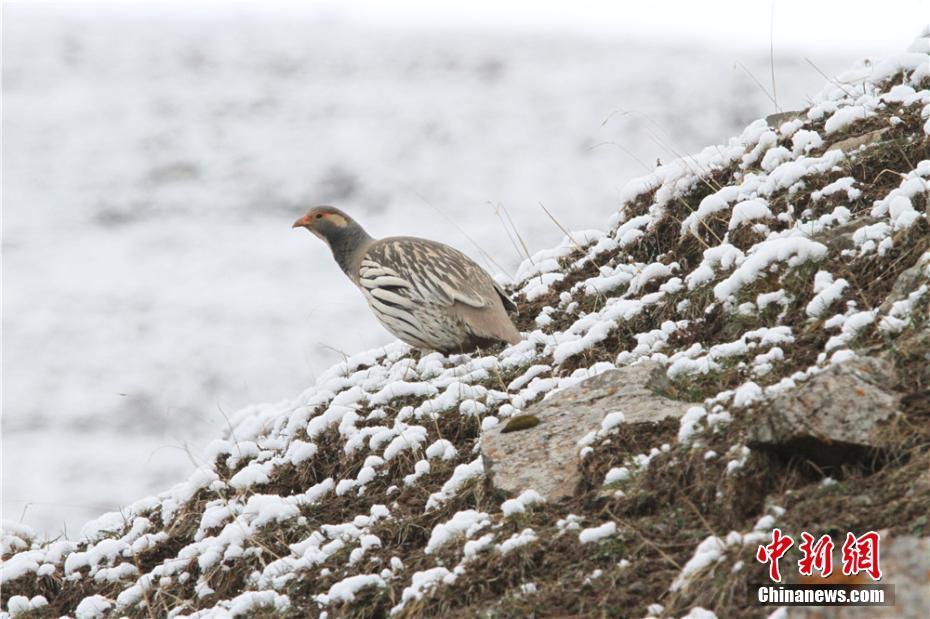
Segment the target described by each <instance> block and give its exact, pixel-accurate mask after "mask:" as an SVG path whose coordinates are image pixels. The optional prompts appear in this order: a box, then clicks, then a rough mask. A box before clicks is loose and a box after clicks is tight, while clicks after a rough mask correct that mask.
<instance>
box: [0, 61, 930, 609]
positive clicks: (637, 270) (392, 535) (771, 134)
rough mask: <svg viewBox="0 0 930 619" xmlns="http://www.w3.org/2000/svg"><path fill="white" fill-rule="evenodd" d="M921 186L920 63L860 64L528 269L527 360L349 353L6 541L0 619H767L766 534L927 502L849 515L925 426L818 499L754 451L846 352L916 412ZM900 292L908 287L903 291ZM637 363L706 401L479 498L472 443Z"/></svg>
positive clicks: (914, 470)
mask: <svg viewBox="0 0 930 619" xmlns="http://www.w3.org/2000/svg"><path fill="white" fill-rule="evenodd" d="M861 136H866V137H865V138H862V139H860V140H859V142H861V143H860V144H858V145H857V144H855V141H856V140H855V139H854V138H859V137H861ZM928 187H930V58H928V56H927V54H926V53H925V52H920V51H914V52H910V53H907V54H902V55H900V56H897V57H894V58H890V59H888V60H886V61H884V62H881V63H877V64H875V65H871V66H862V67H857V68H856V69H854V70H853V71H852V72H850V73H849V74H847V75H844V76H841V77H840V78H839V80H838V82H837V83H836V84H831V85H828V86H827V87H826V88H825V90H824V91H823V92H822V93H821V94H820V95H819V96H818V97H817V98H816V100H815V101H814V103H813V105H812V106H811V107H810V108H809V109H806V110H804V111H802V112H799V113H798V114H795V115H791V114H788V115H785V116H783V117H782V118H780V119H778V120H777V121H774V120H773V122H771V124H770V123H768V122H766V121H764V120H759V121H757V122H754V123H752V124H751V125H750V126H748V127H747V128H746V129H745V131H743V133H742V134H741V135H740V136H738V137H735V138H732V139H731V140H729V141H728V142H727V143H726V144H722V145H719V146H713V147H709V148H706V149H704V150H703V151H702V152H700V153H698V154H696V155H693V156H688V157H684V158H682V159H679V160H676V161H673V162H671V163H668V164H666V165H662V166H660V167H658V168H656V170H655V171H654V172H652V173H651V174H649V175H647V176H645V177H642V178H639V179H636V180H634V181H632V182H630V183H629V184H628V185H627V186H626V187H625V188H624V189H623V191H622V197H621V198H622V204H621V207H620V209H619V211H618V212H617V214H616V215H615V216H614V217H613V218H612V219H611V221H610V222H609V225H608V228H607V230H606V231H597V230H590V231H581V232H574V233H572V234H571V235H570V237H568V238H566V239H565V240H564V241H563V242H562V244H561V245H559V246H558V247H555V248H553V249H551V250H548V251H544V252H540V253H538V254H536V255H535V256H533V258H532V259H531V260H527V261H526V262H525V263H524V264H523V265H522V266H521V268H520V271H519V273H518V276H517V283H516V284H515V286H514V288H513V292H514V294H515V297H516V300H517V302H518V304H519V305H520V307H521V311H520V316H519V327H520V328H521V331H523V332H524V333H525V339H524V341H523V342H521V343H520V344H517V345H514V346H510V347H507V348H503V349H495V350H489V351H485V352H484V353H481V354H473V355H460V356H452V357H446V356H443V355H440V354H437V353H434V354H425V355H421V354H419V353H416V352H413V351H411V350H410V349H409V348H408V347H406V346H405V345H402V344H399V343H397V344H392V345H389V346H386V347H385V348H381V349H375V350H371V351H367V352H365V353H361V354H358V355H354V356H352V357H349V358H348V359H346V360H345V361H344V362H342V363H339V364H337V365H335V366H333V367H332V368H331V369H330V370H329V371H327V372H326V373H325V374H324V375H322V376H321V377H320V378H319V380H318V381H317V383H316V384H315V385H314V386H313V387H310V388H309V389H307V390H306V391H305V392H304V393H302V394H301V395H300V396H298V397H297V398H295V399H294V400H286V401H282V402H279V403H277V404H275V405H264V406H257V407H251V408H246V409H244V410H241V411H239V412H238V413H237V414H236V415H235V416H234V418H233V419H232V420H231V428H230V431H229V433H228V435H227V436H226V437H225V438H223V439H220V440H217V441H215V442H214V443H212V445H211V446H210V448H209V452H210V462H211V464H210V465H209V466H206V467H204V468H202V469H200V470H198V471H197V472H196V473H195V474H194V475H192V476H191V478H190V479H189V480H188V481H187V482H185V483H183V484H180V485H178V486H176V487H174V488H172V489H171V490H169V491H167V492H165V493H163V494H161V495H159V496H157V497H149V498H146V499H143V500H141V501H138V502H136V503H134V504H133V505H130V506H128V507H127V508H126V509H124V510H123V511H122V512H120V513H112V514H107V515H105V516H103V517H101V518H100V519H98V520H96V521H94V522H92V523H90V524H89V525H88V526H87V527H85V529H84V530H83V531H82V533H81V537H80V539H79V540H77V541H70V540H57V541H53V542H43V541H41V540H38V539H35V536H34V534H33V533H32V532H30V531H29V530H28V529H27V528H25V527H21V526H17V525H10V526H8V527H5V529H4V538H3V548H2V553H3V557H4V559H5V562H4V565H3V567H2V582H3V598H4V609H5V610H6V611H7V612H9V613H10V614H13V615H16V614H19V613H21V612H26V611H30V610H33V611H34V612H35V613H36V614H40V615H43V614H48V615H50V616H51V615H58V614H65V613H67V614H73V615H76V616H84V617H91V616H109V615H112V616H118V615H121V614H129V615H136V616H154V615H162V614H168V615H181V614H184V615H193V616H228V615H232V616H240V615H261V616H278V615H281V616H295V617H302V616H315V615H318V614H323V613H326V614H327V615H329V616H332V615H337V616H342V615H349V616H380V615H383V614H385V613H390V614H392V615H398V616H423V615H438V616H449V615H450V614H455V613H460V614H463V615H473V614H475V613H476V612H478V611H480V610H492V609H493V610H496V611H497V612H499V613H500V614H501V615H505V616H514V615H522V614H526V613H531V612H536V613H550V614H592V615H597V614H600V613H601V612H607V611H608V610H609V609H616V608H627V609H629V610H630V612H631V613H633V614H636V615H639V616H642V615H646V614H655V615H676V614H679V615H680V614H682V613H685V612H688V610H689V609H693V608H695V607H697V606H698V605H702V606H706V607H711V608H713V609H714V610H716V611H717V612H718V613H720V616H736V615H747V616H755V615H759V614H760V613H761V610H760V608H759V607H755V606H752V600H750V599H748V597H747V596H746V595H744V594H743V593H744V590H745V588H747V587H748V583H750V582H753V579H756V580H758V579H759V574H758V573H757V571H756V568H755V567H752V564H751V558H750V557H751V554H748V553H750V551H751V550H754V548H752V545H753V544H752V543H753V542H754V541H756V540H758V539H760V537H759V536H760V532H762V533H761V534H764V533H765V532H767V531H768V530H769V529H770V528H771V526H773V524H775V523H776V522H777V523H781V524H783V526H789V525H790V526H794V527H805V528H814V529H816V528H817V527H821V528H822V527H824V526H827V524H829V525H830V526H832V527H835V528H839V529H842V528H844V527H857V526H858V527H861V526H867V527H868V528H877V527H882V528H887V529H890V530H896V529H902V530H908V531H914V530H915V526H916V525H917V524H918V523H919V517H920V516H921V515H925V514H926V512H927V508H928V507H930V484H927V488H913V487H912V488H910V489H909V491H908V492H909V494H908V495H907V496H906V497H905V496H904V495H903V491H902V493H901V494H899V495H894V498H895V501H894V502H893V501H890V500H882V501H874V502H872V503H870V504H869V506H868V507H866V508H863V507H862V506H861V505H859V504H855V505H858V507H855V508H852V507H851V508H850V509H847V510H846V511H843V507H844V506H846V507H849V506H851V505H853V503H849V504H848V505H847V504H845V503H844V502H843V501H844V500H846V499H849V498H851V497H855V496H860V495H862V494H868V492H869V489H870V488H883V489H885V490H884V491H885V492H892V490H891V489H895V488H900V486H895V484H900V483H902V482H901V481H900V480H901V479H902V478H907V479H913V478H914V477H915V476H919V475H921V471H926V470H927V464H928V461H930V460H928V452H927V447H926V445H927V430H926V429H925V428H923V427H917V426H916V425H915V427H910V428H909V430H908V431H907V432H902V433H901V435H900V437H899V439H898V441H897V443H896V445H897V448H898V453H899V454H906V456H907V457H901V458H897V459H895V460H894V461H893V462H889V463H887V464H885V465H884V467H883V468H881V469H876V468H875V467H872V468H869V467H866V466H865V465H862V466H855V467H854V466H848V467H841V468H838V469H837V470H835V471H831V473H830V474H831V475H832V476H833V479H834V481H835V480H836V479H839V483H829V484H825V483H824V480H825V473H824V470H823V469H822V468H821V469H818V470H817V471H814V470H807V469H803V468H799V467H798V466H796V465H794V464H787V463H786V462H785V461H784V460H783V459H781V458H779V457H776V456H774V455H772V454H770V453H767V452H764V451H762V450H757V449H755V448H750V447H749V446H747V444H746V443H747V442H748V441H747V436H748V434H747V432H748V426H749V425H750V422H749V421H748V420H747V417H746V415H747V411H749V410H750V409H752V410H754V411H755V414H759V411H762V412H763V413H764V411H765V410H766V408H765V407H766V402H768V401H769V400H770V399H771V398H772V397H774V396H776V395H778V394H781V393H785V392H789V391H790V390H792V389H794V388H795V387H796V386H797V385H798V384H801V383H803V382H804V381H805V380H808V379H809V378H810V377H811V376H813V375H816V374H817V373H819V372H821V371H823V369H824V368H827V367H830V366H831V364H835V363H840V362H844V361H848V360H850V359H851V358H854V357H856V356H857V355H872V356H875V355H887V356H889V358H890V359H891V361H892V362H893V363H894V364H895V367H897V369H898V372H899V374H900V375H899V377H898V379H897V382H896V383H895V385H894V389H895V391H896V393H898V394H899V395H900V396H902V402H905V401H906V402H911V403H912V404H913V402H919V398H914V397H913V396H914V395H915V394H919V393H920V392H921V391H922V390H925V389H926V388H927V384H928V383H927V381H928V378H930V377H928V375H927V370H926V368H925V367H920V366H919V365H918V364H915V363H914V359H915V358H920V356H921V355H925V354H927V351H928V348H927V347H928V342H927V341H926V338H925V337H924V335H925V334H926V329H927V320H928V301H930V293H928V286H927V282H928V279H930V278H928V269H930V253H928V246H930V223H928V215H927V209H928V208H930V203H928V199H927V194H928ZM905 272H909V273H912V274H913V273H916V276H915V277H912V278H911V279H910V280H908V281H909V282H910V284H909V285H907V286H906V289H904V290H902V289H901V286H896V285H895V284H896V282H898V281H899V276H900V275H901V274H902V273H905ZM921 338H923V339H921ZM642 358H649V359H651V360H652V361H655V362H658V363H660V364H663V365H664V366H666V367H667V374H668V378H669V379H670V385H671V390H672V392H673V393H672V394H671V395H673V396H674V397H677V398H679V399H683V400H690V401H693V402H695V404H697V405H698V406H696V407H695V408H693V409H692V410H691V411H690V412H689V414H688V415H686V416H685V417H684V418H683V419H682V421H681V424H678V423H677V422H676V423H674V424H672V425H668V424H666V425H662V424H657V426H656V428H655V430H654V431H653V432H649V433H646V434H630V433H625V432H624V430H623V429H622V427H620V426H617V427H612V428H610V429H608V430H607V431H605V433H604V436H601V437H598V438H597V439H596V440H595V441H594V442H593V443H591V444H590V445H589V447H591V449H590V450H587V453H586V456H585V459H584V467H585V469H586V471H587V479H588V481H587V482H586V483H585V484H583V485H582V487H580V488H579V489H578V490H577V492H576V495H575V496H574V497H572V498H571V499H567V500H563V501H559V502H558V503H555V502H553V503H547V502H544V501H539V497H538V496H536V495H535V494H534V493H524V494H522V495H520V496H518V497H516V498H514V497H506V496H504V495H503V494H502V493H500V492H497V491H496V490H494V488H493V487H492V486H491V485H490V484H489V483H487V480H486V479H485V470H484V465H483V462H482V459H481V456H480V453H479V451H478V447H479V443H480V437H481V432H482V431H483V430H486V429H489V428H491V427H493V426H495V425H496V424H498V423H501V422H502V421H503V420H505V419H507V418H508V417H511V416H513V415H515V414H517V413H518V412H520V411H522V410H525V409H526V408H527V407H528V406H530V405H531V404H532V403H533V402H535V401H537V400H539V399H540V398H543V397H545V396H546V395H547V394H550V393H553V392H554V391H555V390H559V389H564V388H566V387H568V386H570V385H573V384H576V383H578V382H579V381H582V380H584V379H585V378H587V377H590V376H593V375H595V374H598V373H600V372H603V371H605V370H607V369H610V368H613V367H617V366H621V365H627V364H631V363H635V362H636V361H637V360H639V359H642ZM908 398H910V399H908ZM908 406H910V408H908V407H907V406H905V407H904V410H905V415H906V416H907V415H910V416H911V417H908V418H909V419H910V418H913V419H916V418H917V416H918V415H922V414H925V411H923V409H922V408H921V407H920V405H919V404H917V405H908ZM611 425H612V424H611ZM923 425H924V426H925V425H926V424H925V423H924V424H923ZM846 464H849V463H846ZM620 466H624V467H626V470H625V471H621V473H622V474H620V473H618V470H619V467H620ZM605 476H606V477H607V479H606V480H605ZM605 481H606V482H608V483H607V486H608V487H607V488H604V482H605ZM825 485H828V486H829V487H830V488H832V490H831V492H833V493H835V494H834V495H831V496H832V497H833V498H831V499H829V500H823V499H822V497H821V498H818V497H819V494H818V493H821V492H823V488H824V486H825ZM815 501H819V504H821V505H823V506H824V509H825V508H826V506H828V505H829V506H830V507H831V508H833V509H839V511H840V512H841V513H830V514H829V515H828V513H827V512H824V511H819V508H817V509H815V508H814V507H813V506H812V505H813V503H814V502H815ZM831 518H832V519H831ZM923 526H926V522H925V520H924V525H923ZM924 534H926V531H925V530H924ZM744 562H745V563H748V565H744ZM715 573H719V574H727V579H726V581H725V583H724V584H721V582H720V581H715V580H714V578H713V576H714V574H715ZM701 579H705V580H706V583H705V586H701V587H695V586H691V585H693V583H694V582H697V581H698V580H701ZM694 612H697V611H694ZM692 616H696V615H694V614H693V615H692Z"/></svg>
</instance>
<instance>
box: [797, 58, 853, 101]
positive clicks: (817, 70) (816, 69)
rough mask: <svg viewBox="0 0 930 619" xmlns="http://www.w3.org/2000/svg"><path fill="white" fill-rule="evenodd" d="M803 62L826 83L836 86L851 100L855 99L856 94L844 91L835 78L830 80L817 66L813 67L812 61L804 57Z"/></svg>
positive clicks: (844, 88)
mask: <svg viewBox="0 0 930 619" xmlns="http://www.w3.org/2000/svg"><path fill="white" fill-rule="evenodd" d="M804 61H805V62H806V63H807V64H809V65H810V66H812V67H814V71H816V72H817V73H820V75H822V76H823V78H824V79H825V80H827V81H828V82H830V83H831V84H834V85H836V86H838V87H839V88H840V89H842V91H843V92H845V93H846V94H847V95H849V97H850V98H851V99H855V98H856V94H855V93H852V92H850V91H848V90H846V87H845V86H843V85H842V84H841V83H839V82H838V81H836V79H835V78H832V77H830V76H829V75H827V74H826V73H824V72H823V71H821V70H820V67H818V66H817V65H815V64H814V63H813V61H812V60H811V59H810V58H807V57H805V58H804Z"/></svg>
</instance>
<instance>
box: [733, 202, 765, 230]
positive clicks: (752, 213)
mask: <svg viewBox="0 0 930 619" xmlns="http://www.w3.org/2000/svg"><path fill="white" fill-rule="evenodd" d="M771 217H772V211H770V210H769V207H768V202H767V201H766V200H765V199H763V198H754V199H752V200H744V201H743V202H740V203H738V204H737V205H736V206H734V207H733V215H732V216H731V217H730V223H729V224H728V225H727V229H728V230H734V229H736V228H737V227H739V226H740V225H741V224H743V223H746V222H747V221H753V220H756V219H770V218H771Z"/></svg>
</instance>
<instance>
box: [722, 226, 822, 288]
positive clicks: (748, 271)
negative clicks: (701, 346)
mask: <svg viewBox="0 0 930 619" xmlns="http://www.w3.org/2000/svg"><path fill="white" fill-rule="evenodd" d="M826 253H827V248H826V246H825V245H823V244H821V243H818V242H816V241H812V240H810V239H807V238H804V237H800V236H797V237H787V238H775V239H769V240H766V241H763V242H762V243H759V244H758V245H756V246H755V247H754V248H753V250H752V251H751V253H750V254H749V256H748V257H747V258H746V259H745V260H744V261H742V263H741V264H740V265H739V266H738V267H737V268H736V270H735V271H734V272H733V274H732V275H730V276H729V277H727V278H726V279H725V280H723V281H722V282H720V283H719V284H717V285H716V286H714V296H716V297H717V298H718V299H719V300H721V301H723V300H726V299H727V298H729V297H730V296H732V295H734V294H736V293H737V292H739V290H740V289H741V288H743V287H744V286H746V285H748V284H750V283H752V282H753V281H754V280H755V279H757V278H758V277H759V276H760V275H761V274H762V272H763V271H764V270H765V269H767V268H768V267H769V266H770V265H772V264H773V263H776V262H787V263H788V266H798V265H799V264H803V263H804V262H807V261H809V260H819V259H820V258H823V257H824V256H825V255H826Z"/></svg>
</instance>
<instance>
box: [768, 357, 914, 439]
mask: <svg viewBox="0 0 930 619" xmlns="http://www.w3.org/2000/svg"><path fill="white" fill-rule="evenodd" d="M894 376H895V370H894V367H893V366H892V364H891V363H890V362H888V361H886V360H884V359H879V358H874V357H857V358H854V359H850V360H849V361H846V362H844V363H840V364H838V365H834V366H831V367H830V368H828V369H826V370H824V371H823V372H822V373H820V374H817V375H816V376H814V377H812V378H810V379H809V380H808V381H807V382H805V383H803V384H801V385H799V386H798V387H796V388H794V389H792V390H790V391H787V392H785V393H783V394H780V395H778V396H776V397H775V398H774V399H772V400H771V401H770V402H768V403H767V405H763V406H760V407H757V409H756V411H755V413H754V415H755V418H754V423H753V424H752V427H751V430H750V436H751V441H752V442H755V443H762V444H788V443H792V442H808V443H812V444H813V443H816V444H817V445H832V444H837V443H845V444H852V445H859V446H863V447H883V446H885V441H884V440H883V439H882V437H881V432H880V427H881V422H883V421H886V420H888V419H891V418H892V417H895V416H896V415H898V414H899V398H898V396H897V395H896V394H895V393H894V392H893V391H891V387H892V385H893V384H894Z"/></svg>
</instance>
